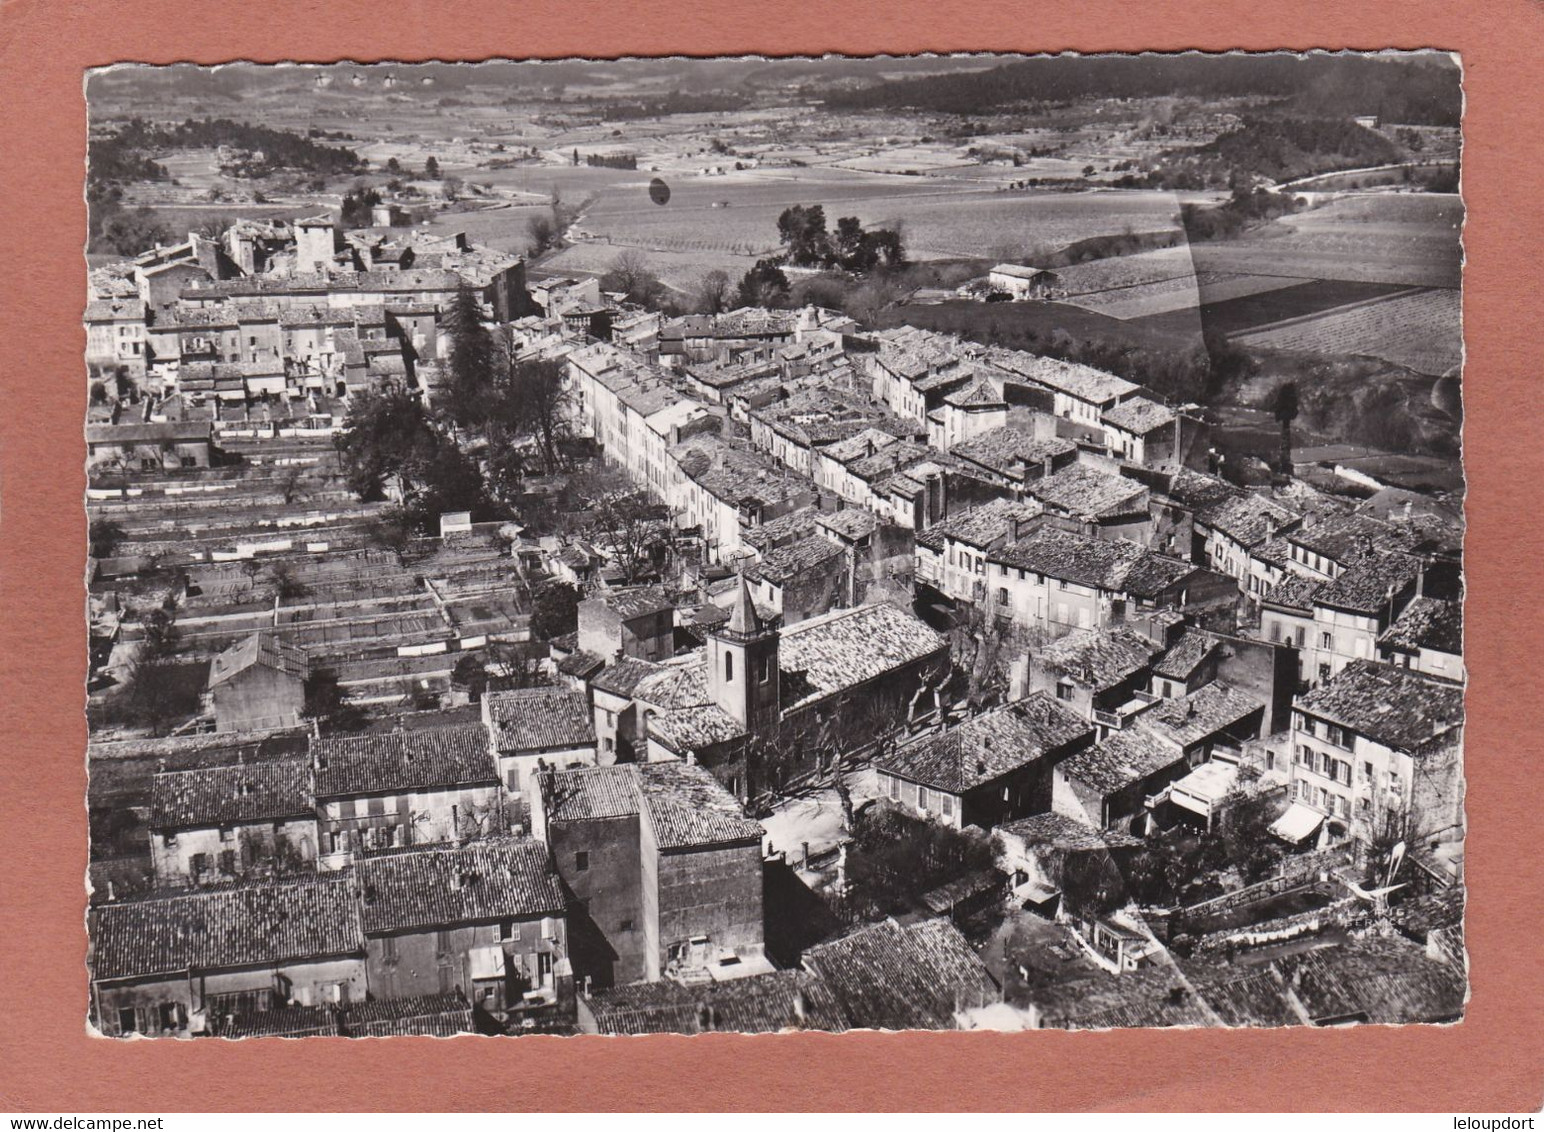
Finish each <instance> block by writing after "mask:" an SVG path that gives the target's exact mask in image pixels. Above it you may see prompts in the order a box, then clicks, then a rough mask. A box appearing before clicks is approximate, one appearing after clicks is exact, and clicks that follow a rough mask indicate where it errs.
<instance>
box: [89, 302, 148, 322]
mask: <svg viewBox="0 0 1544 1132" xmlns="http://www.w3.org/2000/svg"><path fill="white" fill-rule="evenodd" d="M144 317H145V304H144V303H143V302H141V301H140V300H139V299H94V300H92V301H91V302H89V303H87V304H86V321H87V322H112V321H114V320H117V319H129V320H134V319H138V320H141V321H143V320H144Z"/></svg>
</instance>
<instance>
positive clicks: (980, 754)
mask: <svg viewBox="0 0 1544 1132" xmlns="http://www.w3.org/2000/svg"><path fill="white" fill-rule="evenodd" d="M1093 730H1094V729H1093V726H1092V724H1090V723H1089V722H1088V721H1087V720H1085V719H1083V718H1082V717H1081V716H1077V715H1074V714H1073V713H1072V712H1070V711H1068V710H1067V709H1066V708H1064V707H1062V706H1061V705H1060V704H1058V703H1057V702H1056V701H1055V700H1054V699H1053V698H1051V697H1050V696H1047V695H1046V694H1045V693H1044V692H1036V693H1034V694H1033V695H1030V696H1028V697H1026V698H1025V699H1022V700H1018V701H1015V702H1014V703H1011V704H1005V705H1003V706H1002V707H999V708H995V709H993V710H992V711H989V712H986V713H984V714H982V715H978V716H975V717H974V718H971V719H968V720H966V721H965V722H964V723H962V724H960V725H959V726H958V727H954V728H951V729H950V730H948V731H942V732H938V733H936V734H933V735H929V736H927V737H925V738H923V739H919V740H917V741H916V742H913V743H908V744H906V745H905V746H902V747H898V748H896V749H895V750H893V751H889V752H885V753H883V754H881V755H879V756H878V757H877V758H876V759H875V760H874V765H875V767H876V768H878V769H879V770H882V771H885V772H887V773H889V774H895V775H899V776H900V777H902V778H905V779H907V780H909V781H911V782H918V783H921V784H922V785H924V786H931V787H934V788H935V789H938V790H943V791H946V792H948V793H950V794H963V793H964V792H965V791H967V790H973V789H975V788H976V787H978V786H982V785H984V784H986V783H989V782H992V781H995V780H996V779H998V778H1001V777H1002V776H1003V775H1005V774H1009V773H1011V772H1013V771H1015V770H1017V769H1019V768H1020V767H1022V766H1025V765H1027V764H1028V763H1031V762H1034V761H1036V760H1037V759H1041V758H1044V757H1045V756H1046V755H1048V754H1051V753H1054V752H1056V751H1058V750H1060V749H1062V748H1063V747H1066V746H1067V745H1068V744H1070V743H1074V742H1077V741H1078V740H1079V739H1083V738H1086V737H1088V736H1091V735H1092V734H1093Z"/></svg>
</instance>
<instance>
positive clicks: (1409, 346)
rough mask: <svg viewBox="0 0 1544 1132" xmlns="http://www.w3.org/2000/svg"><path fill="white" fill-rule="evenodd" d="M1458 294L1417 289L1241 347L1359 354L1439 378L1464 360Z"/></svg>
mask: <svg viewBox="0 0 1544 1132" xmlns="http://www.w3.org/2000/svg"><path fill="white" fill-rule="evenodd" d="M1460 307H1461V300H1460V296H1459V293H1458V292H1457V291H1451V290H1443V291H1421V292H1417V293H1414V294H1409V295H1400V296H1397V297H1395V298H1392V299H1386V300H1383V301H1381V302H1373V303H1366V304H1363V305H1361V306H1356V307H1352V308H1350V309H1347V310H1337V311H1330V312H1328V313H1326V314H1324V315H1322V316H1320V317H1317V318H1310V319H1306V320H1303V321H1298V322H1293V323H1291V324H1289V325H1286V326H1277V327H1269V328H1265V329H1262V330H1258V331H1255V332H1254V333H1250V334H1242V335H1239V336H1238V337H1237V338H1236V339H1235V341H1237V342H1239V343H1240V344H1242V345H1245V346H1257V347H1263V348H1265V349H1271V350H1299V351H1303V352H1305V353H1314V354H1363V355H1367V356H1369V357H1374V358H1382V359H1383V360H1384V361H1388V362H1393V363H1394V364H1395V365H1401V366H1405V367H1407V368H1408V369H1412V370H1414V371H1416V372H1417V373H1425V374H1432V375H1434V376H1440V375H1442V374H1444V373H1447V372H1449V371H1450V370H1452V369H1454V368H1456V367H1457V366H1458V365H1459V364H1460V363H1461V362H1462V361H1463V332H1462V328H1461V325H1460Z"/></svg>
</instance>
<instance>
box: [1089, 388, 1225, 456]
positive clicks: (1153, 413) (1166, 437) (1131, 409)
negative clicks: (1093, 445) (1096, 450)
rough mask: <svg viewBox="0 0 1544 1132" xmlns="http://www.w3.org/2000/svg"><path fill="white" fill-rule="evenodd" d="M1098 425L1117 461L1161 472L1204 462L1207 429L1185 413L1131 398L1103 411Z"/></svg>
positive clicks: (1196, 419) (1154, 402)
mask: <svg viewBox="0 0 1544 1132" xmlns="http://www.w3.org/2000/svg"><path fill="white" fill-rule="evenodd" d="M1191 411H1194V407H1192V410H1191ZM1100 422H1101V423H1102V424H1103V425H1104V435H1105V445H1106V447H1108V448H1109V450H1110V453H1111V455H1113V456H1115V457H1117V458H1119V459H1121V460H1126V461H1129V462H1130V463H1133V464H1140V465H1141V466H1142V467H1144V468H1158V469H1162V470H1165V471H1173V470H1176V469H1178V468H1180V467H1184V466H1187V465H1189V466H1192V467H1193V466H1195V465H1196V464H1197V463H1202V462H1204V460H1205V456H1206V442H1207V439H1208V437H1209V430H1208V429H1207V427H1206V425H1205V423H1204V422H1202V421H1201V420H1200V419H1198V418H1197V417H1193V416H1190V415H1189V414H1188V413H1187V412H1185V411H1182V410H1175V409H1171V408H1169V407H1168V406H1166V405H1160V404H1159V403H1158V402H1156V401H1149V400H1148V399H1147V398H1146V397H1133V398H1131V399H1130V400H1129V401H1122V402H1121V403H1120V404H1118V405H1116V406H1115V407H1114V408H1112V409H1106V410H1105V411H1104V413H1103V414H1102V416H1101V418H1100Z"/></svg>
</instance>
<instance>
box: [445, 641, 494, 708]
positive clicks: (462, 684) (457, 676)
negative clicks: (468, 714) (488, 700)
mask: <svg viewBox="0 0 1544 1132" xmlns="http://www.w3.org/2000/svg"><path fill="white" fill-rule="evenodd" d="M450 683H451V686H452V687H454V688H464V689H466V691H467V694H468V695H469V696H470V697H471V700H472V702H473V703H474V704H475V703H477V702H479V701H480V700H481V699H482V696H483V693H484V692H486V691H487V690H488V670H487V669H486V668H484V667H483V662H482V661H481V660H479V659H478V658H477V656H476V654H474V653H469V652H468V653H462V654H461V657H460V659H459V660H457V661H456V665H455V667H454V668H452V669H451V670H450Z"/></svg>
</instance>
